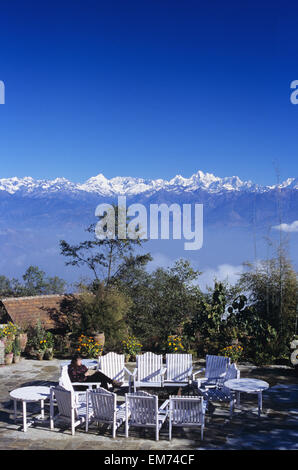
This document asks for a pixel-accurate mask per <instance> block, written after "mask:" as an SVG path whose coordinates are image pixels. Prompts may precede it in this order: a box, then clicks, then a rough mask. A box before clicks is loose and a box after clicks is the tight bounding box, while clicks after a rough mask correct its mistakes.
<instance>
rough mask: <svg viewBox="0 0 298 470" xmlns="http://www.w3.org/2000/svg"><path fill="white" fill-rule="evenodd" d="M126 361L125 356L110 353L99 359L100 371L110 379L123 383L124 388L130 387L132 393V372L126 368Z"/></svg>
mask: <svg viewBox="0 0 298 470" xmlns="http://www.w3.org/2000/svg"><path fill="white" fill-rule="evenodd" d="M124 361H125V359H124V354H116V353H114V352H110V353H108V354H106V355H105V356H100V357H99V358H98V364H99V366H98V369H99V370H100V371H101V372H103V373H104V374H105V375H107V376H108V377H109V378H110V379H112V380H116V381H117V382H122V387H128V390H129V391H130V390H131V384H132V372H130V370H128V369H127V368H126V367H125V364H124Z"/></svg>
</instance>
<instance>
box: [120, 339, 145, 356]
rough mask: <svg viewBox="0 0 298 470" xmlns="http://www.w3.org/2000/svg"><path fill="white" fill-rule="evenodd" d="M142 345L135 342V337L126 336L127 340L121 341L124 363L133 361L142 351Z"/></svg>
mask: <svg viewBox="0 0 298 470" xmlns="http://www.w3.org/2000/svg"><path fill="white" fill-rule="evenodd" d="M142 346H143V345H142V344H141V343H140V342H139V341H138V340H137V338H136V337H135V336H132V335H131V336H128V338H127V339H124V340H123V341H122V347H123V352H124V354H125V361H126V362H129V361H130V360H134V359H135V357H136V356H137V355H138V354H140V352H141V350H142Z"/></svg>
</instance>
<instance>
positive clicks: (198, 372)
mask: <svg viewBox="0 0 298 470" xmlns="http://www.w3.org/2000/svg"><path fill="white" fill-rule="evenodd" d="M204 370H206V369H205V367H202V369H199V370H197V371H196V372H194V373H193V374H192V377H193V379H195V377H196V375H198V374H201V373H202V372H204Z"/></svg>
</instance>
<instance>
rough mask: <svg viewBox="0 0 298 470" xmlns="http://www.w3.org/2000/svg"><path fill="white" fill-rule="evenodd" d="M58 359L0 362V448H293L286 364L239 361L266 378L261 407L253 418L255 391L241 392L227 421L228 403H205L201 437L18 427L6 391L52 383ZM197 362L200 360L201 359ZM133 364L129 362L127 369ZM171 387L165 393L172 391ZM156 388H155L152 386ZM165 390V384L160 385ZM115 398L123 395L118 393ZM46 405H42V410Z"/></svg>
mask: <svg viewBox="0 0 298 470" xmlns="http://www.w3.org/2000/svg"><path fill="white" fill-rule="evenodd" d="M59 363H60V361H59V360H57V359H55V360H52V361H36V360H27V359H22V361H21V362H20V363H19V364H13V365H11V366H2V367H0V384H1V386H0V449H1V450H3V449H10V450H13V449H30V450H39V449H40V450H42V449H58V450H64V449H65V450H73V449H80V450H83V449H86V450H87V449H94V450H99V449H103V450H104V449H105V450H138V449H142V450H145V449H146V450H173V451H174V450H190V451H191V450H195V449H229V450H231V449H235V450H240V449H245V450H251V449H266V450H267V449H288V450H290V449H295V450H298V377H297V376H296V375H295V372H294V370H293V369H291V368H290V367H286V366H267V367H256V366H252V365H240V367H239V368H240V370H241V377H252V378H257V379H263V380H265V381H267V382H268V383H269V384H270V388H269V390H267V391H265V392H264V394H263V413H262V416H261V417H260V418H258V416H257V413H256V411H253V408H254V409H255V407H256V397H255V396H249V395H245V396H243V398H242V404H243V405H244V409H241V410H238V409H237V408H236V410H235V413H234V417H233V419H232V421H229V419H228V418H229V406H228V404H218V405H216V406H215V405H212V404H210V406H209V409H208V411H207V414H206V427H205V434H204V440H203V441H201V440H200V429H198V430H195V431H194V430H193V429H189V428H185V429H175V430H174V431H173V439H172V441H171V442H170V441H169V440H168V429H167V426H165V427H163V428H162V429H161V432H160V441H158V442H156V441H155V440H154V433H153V432H152V430H150V429H139V430H136V429H133V430H132V431H131V433H130V437H129V438H128V439H126V438H125V437H124V429H123V428H120V429H119V432H118V433H117V437H116V439H112V438H111V433H110V430H107V431H106V430H103V429H101V430H100V433H99V432H98V430H97V428H96V427H95V426H93V427H92V426H91V428H90V430H89V432H88V434H86V433H85V431H84V429H83V428H82V429H80V428H78V429H77V431H76V434H75V436H73V437H72V436H71V434H70V430H69V428H68V429H65V430H62V429H60V428H55V430H54V431H50V430H49V427H48V426H46V425H45V424H38V425H36V426H32V427H30V428H29V429H28V432H27V433H24V432H22V430H21V429H22V425H21V423H20V424H19V423H17V424H15V423H14V420H13V403H12V401H11V400H10V397H9V392H10V391H11V390H13V389H15V388H18V387H21V386H26V385H51V384H54V383H57V381H58V377H59ZM200 365H201V364H200ZM133 367H134V364H133V363H131V364H129V368H130V369H132V368H133ZM173 392H174V390H172V391H171V392H170V393H173ZM153 393H156V391H153ZM162 394H164V390H163V391H162ZM119 400H124V397H123V395H122V396H121V395H119ZM28 411H29V412H32V413H34V412H36V414H38V412H39V408H38V405H35V404H29V405H28ZM47 414H48V406H46V415H47Z"/></svg>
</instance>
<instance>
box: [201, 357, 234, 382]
mask: <svg viewBox="0 0 298 470" xmlns="http://www.w3.org/2000/svg"><path fill="white" fill-rule="evenodd" d="M229 364H230V358H229V357H225V356H212V355H207V356H206V367H203V368H202V369H200V370H198V371H197V372H195V373H194V374H193V380H194V381H197V382H198V387H200V386H201V385H202V384H204V385H205V386H207V385H208V386H216V385H220V384H221V385H223V383H224V382H225V380H226V379H225V375H226V372H227V368H228V365H229ZM203 371H205V377H204V378H198V379H196V376H197V375H198V374H200V373H202V372H203Z"/></svg>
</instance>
